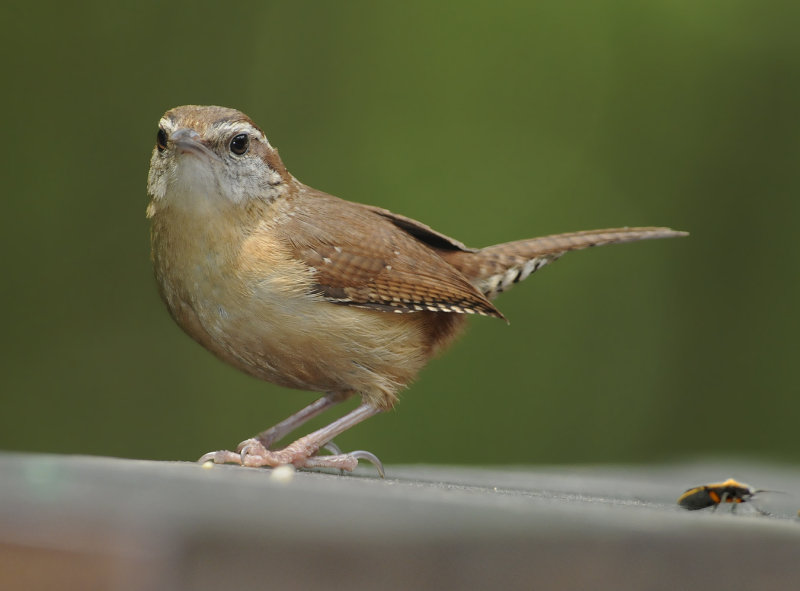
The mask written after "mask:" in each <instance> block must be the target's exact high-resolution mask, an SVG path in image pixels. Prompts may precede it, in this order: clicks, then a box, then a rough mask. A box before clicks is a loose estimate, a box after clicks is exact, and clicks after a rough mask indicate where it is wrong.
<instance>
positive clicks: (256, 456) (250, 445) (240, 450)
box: [198, 439, 386, 478]
mask: <svg viewBox="0 0 800 591" xmlns="http://www.w3.org/2000/svg"><path fill="white" fill-rule="evenodd" d="M323 449H327V450H328V451H330V452H331V453H332V454H333V455H325V456H319V455H316V453H317V451H318V450H312V449H309V448H308V447H307V446H305V445H304V442H303V440H302V439H299V440H297V441H295V442H294V443H293V444H291V445H289V446H287V447H285V448H284V449H282V450H278V451H271V450H268V449H267V448H266V447H264V445H263V444H262V443H261V442H260V441H258V440H257V439H247V440H245V441H242V442H241V443H240V444H239V445H238V446H236V451H235V452H233V451H226V450H220V451H212V452H209V453H207V454H205V455H203V456H202V457H201V458H200V459H199V460H198V462H200V463H201V464H203V463H205V462H214V463H215V464H238V465H240V466H247V467H253V468H257V467H262V466H268V467H273V468H274V467H277V466H282V465H284V464H292V465H294V466H295V467H296V468H334V469H339V470H347V471H348V472H352V471H353V470H355V468H356V466H358V461H359V460H367V461H368V462H371V463H372V464H373V465H374V466H375V469H376V470H377V471H378V474H379V475H380V477H381V478H385V475H386V473H385V471H384V469H383V463H382V462H381V461H380V460H379V459H378V456H376V455H375V454H373V453H371V452H368V451H363V450H358V451H353V452H350V453H342V451H341V449H339V447H338V446H337V445H336V444H335V443H333V442H328V443H326V444H325V445H324V446H323Z"/></svg>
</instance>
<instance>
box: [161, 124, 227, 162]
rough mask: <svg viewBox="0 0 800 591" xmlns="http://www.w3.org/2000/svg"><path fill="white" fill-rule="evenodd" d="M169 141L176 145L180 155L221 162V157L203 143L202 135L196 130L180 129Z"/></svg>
mask: <svg viewBox="0 0 800 591" xmlns="http://www.w3.org/2000/svg"><path fill="white" fill-rule="evenodd" d="M169 140H170V141H171V142H172V143H173V144H174V146H175V150H176V151H177V152H178V154H191V155H194V156H200V157H207V158H210V159H212V160H217V161H219V160H220V158H219V156H217V155H216V154H215V153H214V152H213V150H211V148H209V147H208V146H207V145H206V144H205V143H204V142H203V140H202V139H201V138H200V134H199V133H197V132H196V131H195V130H194V129H185V128H183V129H178V130H177V131H175V132H174V133H173V134H172V135H171V136H170V138H169Z"/></svg>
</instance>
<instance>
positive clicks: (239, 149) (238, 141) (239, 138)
mask: <svg viewBox="0 0 800 591" xmlns="http://www.w3.org/2000/svg"><path fill="white" fill-rule="evenodd" d="M249 147H250V136H249V135H247V134H246V133H240V134H239V135H235V136H233V139H232V140H231V152H233V153H234V154H236V155H237V156H241V155H242V154H244V153H245V152H247V148H249Z"/></svg>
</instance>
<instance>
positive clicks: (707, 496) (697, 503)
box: [678, 478, 770, 515]
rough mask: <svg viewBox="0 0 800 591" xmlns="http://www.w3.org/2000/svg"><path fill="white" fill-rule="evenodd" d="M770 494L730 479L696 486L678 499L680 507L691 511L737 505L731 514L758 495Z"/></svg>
mask: <svg viewBox="0 0 800 591" xmlns="http://www.w3.org/2000/svg"><path fill="white" fill-rule="evenodd" d="M762 492H770V491H766V490H761V489H758V490H754V489H752V488H750V487H749V486H748V485H746V484H742V483H741V482H737V481H736V480H734V479H733V478H728V480H726V481H725V482H716V483H713V484H704V485H702V486H695V487H694V488H690V489H689V490H687V491H686V492H685V493H683V494H682V495H681V496H680V497H678V505H680V506H681V507H683V508H684V509H688V510H689V511H696V510H698V509H705V508H707V507H714V509H713V510H714V511H716V510H717V507H719V506H720V505H721V504H722V503H735V504H734V505H733V506H732V507H731V512H732V513H733V512H735V511H736V504H738V503H747V502H748V501H751V500H752V499H753V497H754V496H755V495H756V494H757V493H762ZM752 507H753V508H754V509H755V510H756V511H758V512H759V513H761V514H762V515H769V513H767V512H766V511H762V510H761V509H759V508H758V507H756V506H755V505H752Z"/></svg>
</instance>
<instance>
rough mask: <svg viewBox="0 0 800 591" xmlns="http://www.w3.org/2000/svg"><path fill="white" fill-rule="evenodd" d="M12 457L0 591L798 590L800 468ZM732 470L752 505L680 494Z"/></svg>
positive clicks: (1, 534)
mask: <svg viewBox="0 0 800 591" xmlns="http://www.w3.org/2000/svg"><path fill="white" fill-rule="evenodd" d="M276 476H277V475H276V473H273V472H272V471H270V470H255V469H243V468H239V467H235V466H214V467H212V468H211V469H205V468H203V467H201V466H199V465H197V464H191V463H182V462H151V461H136V460H121V459H114V458H102V457H82V456H56V455H38V454H15V453H6V454H2V453H0V589H2V590H6V589H112V590H118V589H120V590H129V589H135V590H143V589H144V590H146V589H201V590H202V589H245V588H253V589H295V588H296V589H313V588H325V589H615V590H626V589H671V590H674V589H700V590H703V589H708V590H711V589H726V590H732V589H760V590H765V589H767V590H768V589H798V588H800V520H799V519H798V517H797V511H798V509H800V496H798V494H800V471H798V470H797V469H794V468H788V467H786V466H769V465H763V464H758V463H749V464H744V463H741V464H738V463H731V462H715V461H706V462H698V463H692V464H680V465H668V466H654V467H618V466H599V467H546V468H535V467H531V468H516V467H512V468H502V469H500V468H487V469H480V468H465V467H452V466H391V465H390V466H387V478H386V479H385V480H380V479H379V478H377V477H376V475H375V473H374V470H372V469H370V468H369V467H366V466H365V467H364V468H359V470H358V471H357V472H356V474H354V475H346V476H341V475H339V474H330V473H328V474H325V473H310V472H297V473H293V474H292V473H289V475H288V476H289V477H288V478H286V479H279V478H277V477H276ZM729 476H733V477H735V478H737V479H740V480H743V481H745V482H748V483H749V484H751V485H754V486H756V487H759V488H769V489H774V490H778V491H783V493H782V494H779V493H775V494H767V493H765V494H762V495H760V496H759V497H758V499H757V502H758V505H759V506H760V507H761V508H763V509H765V510H767V511H770V512H771V513H772V514H773V515H772V516H769V517H765V516H762V515H759V514H757V513H756V512H755V511H753V510H748V509H749V507H748V506H746V505H742V506H741V507H740V508H739V510H738V511H737V514H736V515H731V514H730V513H729V511H727V510H723V509H721V510H719V511H717V512H715V513H712V512H710V511H697V512H688V511H684V510H682V509H680V508H678V507H677V505H676V504H675V499H676V498H677V497H678V495H679V494H680V493H681V492H683V491H684V490H685V489H686V488H689V487H691V486H693V485H697V484H701V483H705V482H711V481H715V480H721V479H725V478H727V477H729Z"/></svg>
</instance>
